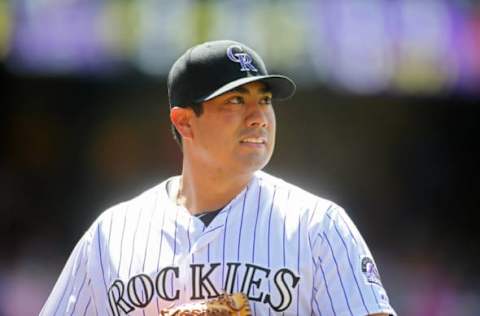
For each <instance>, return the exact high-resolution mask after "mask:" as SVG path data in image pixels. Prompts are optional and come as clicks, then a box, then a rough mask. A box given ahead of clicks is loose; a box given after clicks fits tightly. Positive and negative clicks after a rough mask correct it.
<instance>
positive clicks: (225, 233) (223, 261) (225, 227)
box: [222, 205, 232, 284]
mask: <svg viewBox="0 0 480 316" xmlns="http://www.w3.org/2000/svg"><path fill="white" fill-rule="evenodd" d="M231 209H232V206H231V205H230V207H229V208H228V212H227V216H225V224H224V229H223V254H222V284H224V282H225V239H226V237H227V223H228V216H229V215H230V210H231Z"/></svg>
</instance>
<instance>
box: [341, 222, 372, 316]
mask: <svg viewBox="0 0 480 316" xmlns="http://www.w3.org/2000/svg"><path fill="white" fill-rule="evenodd" d="M333 226H334V227H335V230H336V231H337V234H338V237H340V240H341V241H342V243H343V246H344V247H345V251H346V252H347V259H348V263H349V265H350V269H351V271H352V274H353V278H354V279H355V283H356V284H357V289H358V293H359V294H360V298H361V299H362V303H363V307H365V310H366V311H367V314H370V311H369V310H368V308H367V305H366V304H365V300H364V298H363V294H362V290H361V289H360V285H358V280H357V276H356V275H355V272H354V269H353V265H352V261H351V260H350V254H349V253H348V248H347V244H346V243H345V240H344V239H343V237H342V236H341V235H340V232H339V231H338V229H337V225H335V224H334V225H333Z"/></svg>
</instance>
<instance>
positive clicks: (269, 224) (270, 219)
mask: <svg viewBox="0 0 480 316" xmlns="http://www.w3.org/2000/svg"><path fill="white" fill-rule="evenodd" d="M276 193H277V187H274V188H273V196H272V205H271V206H270V213H269V214H268V234H267V238H268V242H267V253H268V256H267V257H268V260H267V265H268V266H270V226H271V225H272V210H273V204H274V202H275V194H276ZM270 291H271V289H270V279H269V280H268V292H270ZM268 315H270V308H269V309H268Z"/></svg>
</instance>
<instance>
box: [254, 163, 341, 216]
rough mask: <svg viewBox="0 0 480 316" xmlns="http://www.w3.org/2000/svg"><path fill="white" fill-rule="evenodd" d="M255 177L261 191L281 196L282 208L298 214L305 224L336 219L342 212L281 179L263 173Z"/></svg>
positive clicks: (338, 208)
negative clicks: (264, 190)
mask: <svg viewBox="0 0 480 316" xmlns="http://www.w3.org/2000/svg"><path fill="white" fill-rule="evenodd" d="M255 176H256V177H257V178H258V179H259V184H260V186H261V187H262V189H263V188H265V189H266V190H269V191H272V192H275V194H276V195H277V196H281V198H280V200H282V204H283V205H284V206H286V207H288V212H300V213H301V215H302V216H304V217H305V220H306V221H307V222H310V223H311V222H314V223H315V222H316V223H318V222H327V221H329V219H331V218H332V217H337V213H338V212H340V213H342V212H344V210H343V209H342V208H341V207H340V206H339V205H337V204H336V203H335V202H333V201H330V200H328V199H325V198H322V197H319V196H317V195H315V194H313V193H311V192H308V191H307V190H305V189H303V188H301V187H299V186H297V185H294V184H292V183H289V182H287V181H285V180H283V179H281V178H278V177H275V176H272V175H270V174H268V173H266V172H263V171H259V172H257V173H255Z"/></svg>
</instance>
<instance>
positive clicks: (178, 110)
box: [170, 106, 193, 139]
mask: <svg viewBox="0 0 480 316" xmlns="http://www.w3.org/2000/svg"><path fill="white" fill-rule="evenodd" d="M192 113H193V110H192V109H190V108H183V107H179V106H175V107H173V108H171V109H170V121H171V122H172V124H173V125H174V126H175V128H176V129H177V131H178V132H179V133H180V135H181V136H182V138H183V139H188V138H192V137H193V132H192V127H191V125H190V118H191V117H192Z"/></svg>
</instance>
